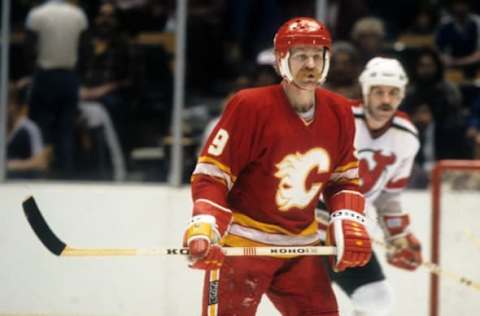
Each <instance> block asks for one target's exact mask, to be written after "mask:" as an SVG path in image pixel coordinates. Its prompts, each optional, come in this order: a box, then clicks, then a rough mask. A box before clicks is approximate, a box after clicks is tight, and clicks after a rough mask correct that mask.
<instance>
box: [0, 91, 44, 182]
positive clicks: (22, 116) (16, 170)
mask: <svg viewBox="0 0 480 316" xmlns="http://www.w3.org/2000/svg"><path fill="white" fill-rule="evenodd" d="M25 90H26V89H25V88H23V91H21V90H20V89H19V87H15V86H14V85H13V84H11V85H9V87H8V103H7V178H9V179H18V178H23V179H31V178H37V177H40V176H42V175H43V173H44V172H45V171H46V170H47V167H48V156H47V151H46V150H45V147H44V145H43V140H42V135H41V132H40V129H39V128H38V126H37V125H36V124H35V123H34V122H33V121H31V120H29V119H28V106H27V104H26V102H25V99H26V98H25V94H26V92H25ZM22 94H23V95H22Z"/></svg>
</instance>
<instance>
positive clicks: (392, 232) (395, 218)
mask: <svg viewBox="0 0 480 316" xmlns="http://www.w3.org/2000/svg"><path fill="white" fill-rule="evenodd" d="M382 220H383V221H382V222H383V227H384V229H385V232H386V238H385V241H386V243H387V261H388V263H390V264H391V265H393V266H396V267H398V268H401V269H405V270H409V271H413V270H415V269H417V268H418V267H419V266H420V265H421V264H422V252H421V250H422V247H421V244H420V242H419V241H418V239H417V238H416V237H415V236H414V235H413V234H412V233H411V232H409V231H408V230H407V228H408V226H409V224H410V218H409V216H408V214H401V215H385V216H383V217H382Z"/></svg>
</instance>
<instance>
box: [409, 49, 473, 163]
mask: <svg viewBox="0 0 480 316" xmlns="http://www.w3.org/2000/svg"><path fill="white" fill-rule="evenodd" d="M402 110H404V111H406V112H407V113H409V114H410V115H411V117H412V121H413V122H414V123H415V125H416V127H417V128H418V129H419V131H420V141H421V144H422V145H421V148H420V155H419V156H418V157H417V159H418V158H420V157H422V155H423V156H424V157H425V158H426V157H427V156H430V157H432V159H433V160H432V159H430V161H429V162H430V164H425V162H428V161H425V162H424V163H423V166H422V167H423V168H424V169H425V171H426V172H427V173H428V172H429V171H430V168H429V165H430V166H431V165H432V163H433V162H434V160H439V159H461V158H466V156H465V155H466V151H467V150H468V148H467V147H466V142H465V137H464V135H465V134H464V130H465V118H464V116H463V112H462V94H461V92H460V90H459V88H458V87H457V86H456V85H455V84H453V83H451V82H449V81H447V80H446V79H445V76H444V66H443V64H442V62H441V60H440V57H439V55H438V54H437V53H436V52H435V51H434V50H433V49H430V48H423V49H421V50H420V51H419V52H418V55H417V56H416V58H415V62H414V67H413V73H412V84H411V85H410V87H409V88H408V89H407V93H406V97H405V99H404V101H403V104H402ZM428 113H430V114H428ZM429 131H431V132H429ZM427 144H430V145H429V146H430V147H431V148H427V147H426V145H427ZM417 162H419V161H418V160H417Z"/></svg>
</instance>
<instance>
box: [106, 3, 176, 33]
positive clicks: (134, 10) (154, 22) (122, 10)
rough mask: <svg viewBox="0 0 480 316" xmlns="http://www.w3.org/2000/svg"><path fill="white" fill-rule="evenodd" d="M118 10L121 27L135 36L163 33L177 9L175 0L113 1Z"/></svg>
mask: <svg viewBox="0 0 480 316" xmlns="http://www.w3.org/2000/svg"><path fill="white" fill-rule="evenodd" d="M112 2H113V4H114V5H115V7H116V8H117V9H118V20H119V21H120V23H119V26H120V29H121V30H122V31H123V32H126V33H128V34H129V35H131V36H134V35H136V34H138V33H141V32H146V31H147V32H151V31H153V32H162V31H164V29H165V26H166V24H167V20H168V18H169V16H170V15H171V14H172V11H173V10H174V9H175V1H174V0H112Z"/></svg>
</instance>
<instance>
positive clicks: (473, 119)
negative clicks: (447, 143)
mask: <svg viewBox="0 0 480 316" xmlns="http://www.w3.org/2000/svg"><path fill="white" fill-rule="evenodd" d="M467 127H468V129H467V137H468V138H469V139H471V142H472V144H473V149H474V152H473V158H474V159H480V94H479V95H478V97H477V98H475V99H474V100H473V102H472V104H471V106H470V113H469V116H468V125H467Z"/></svg>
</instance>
